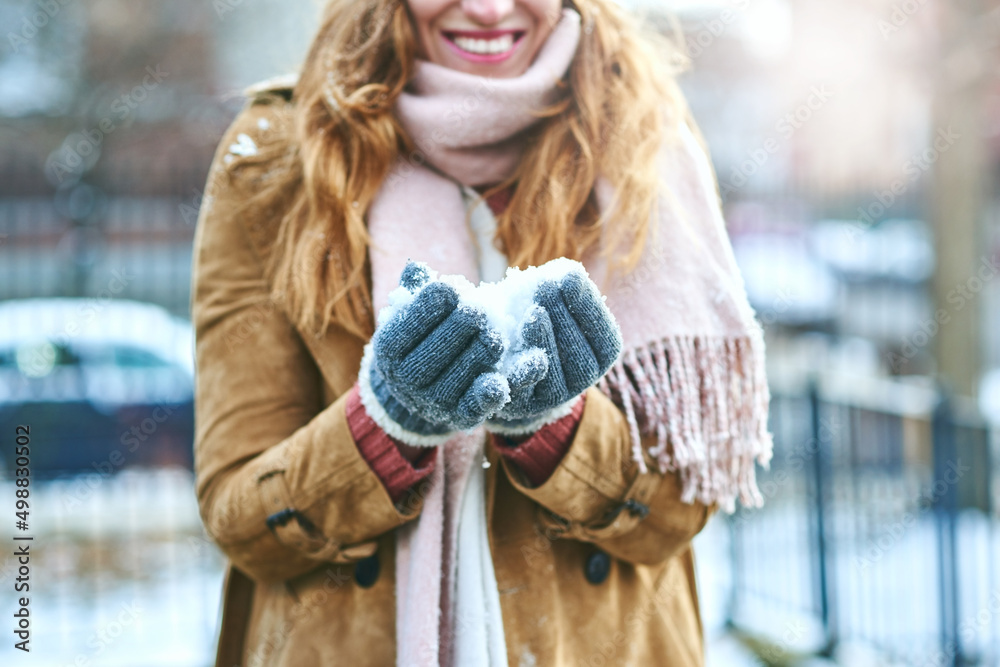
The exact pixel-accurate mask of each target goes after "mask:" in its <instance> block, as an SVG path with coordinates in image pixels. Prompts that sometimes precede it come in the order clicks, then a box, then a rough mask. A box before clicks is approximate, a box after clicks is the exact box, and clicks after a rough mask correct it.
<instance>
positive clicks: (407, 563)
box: [368, 9, 771, 667]
mask: <svg viewBox="0 0 1000 667" xmlns="http://www.w3.org/2000/svg"><path fill="white" fill-rule="evenodd" d="M580 31H581V30H580V17H579V14H577V13H576V12H574V11H572V10H569V9H566V10H564V12H563V16H562V19H561V21H560V22H559V23H558V24H557V25H556V26H555V28H554V30H553V33H552V34H551V36H550V37H549V39H548V41H547V42H546V43H545V45H544V46H543V48H542V50H541V51H540V53H539V55H538V56H537V57H536V59H535V62H534V63H533V64H532V66H531V67H530V69H529V70H528V71H527V72H526V73H525V74H523V75H522V76H520V77H517V78H514V79H485V78H480V77H475V76H471V75H468V74H463V73H460V72H456V71H454V70H449V69H446V68H443V67H440V66H437V65H434V64H431V63H428V62H423V61H420V62H418V64H417V68H416V75H415V77H414V79H413V81H412V84H411V86H410V88H409V89H408V90H407V92H406V93H404V94H403V95H402V96H401V98H400V100H399V102H398V105H397V107H396V113H397V116H398V118H399V119H400V121H401V123H402V125H403V127H404V128H405V130H406V131H407V133H408V134H409V136H410V137H411V138H412V139H413V140H414V142H415V144H416V146H417V147H418V149H419V152H418V154H415V155H410V156H403V157H401V158H400V159H399V161H398V162H397V164H396V165H395V166H394V168H393V169H392V171H391V172H390V174H389V176H388V178H387V179H386V181H385V182H384V184H383V186H382V188H381V190H380V192H379V194H378V196H377V197H376V199H375V202H374V203H373V205H372V207H371V209H370V211H369V216H368V227H369V232H370V234H371V238H372V247H371V254H370V256H371V268H372V289H373V295H374V300H375V307H376V311H377V310H378V309H380V308H381V307H382V306H384V305H385V304H386V296H387V295H388V293H389V292H390V291H391V290H392V289H394V288H395V287H396V286H397V285H398V279H399V275H400V272H401V271H402V269H403V267H404V265H405V263H406V261H407V259H415V260H419V261H424V262H427V263H428V264H429V265H430V266H431V268H433V269H435V270H436V271H438V272H439V273H441V274H462V275H464V276H466V277H467V278H468V279H469V280H471V281H472V282H474V283H475V282H478V279H479V275H478V268H477V261H476V259H477V253H476V248H475V246H474V242H473V239H472V237H471V234H470V232H469V229H468V226H467V222H466V213H467V212H466V209H465V204H464V202H463V199H462V194H461V189H460V185H468V186H474V185H481V184H488V183H495V182H499V181H501V180H503V179H504V178H506V177H507V176H509V175H510V174H511V173H512V172H513V170H514V169H515V167H516V165H517V162H518V160H519V158H520V154H521V144H520V142H519V133H521V132H522V131H523V130H525V129H526V128H528V127H530V126H531V125H532V124H533V123H535V122H536V120H537V116H536V115H534V114H533V112H534V111H536V110H538V109H540V108H542V107H544V106H545V105H546V104H547V103H549V102H551V101H552V99H553V96H554V95H556V93H557V91H556V83H557V81H558V80H559V79H561V78H562V77H563V76H564V75H565V73H566V72H567V71H568V68H569V66H570V63H571V62H572V59H573V57H574V55H575V52H576V48H577V45H578V43H579V36H580ZM670 135H671V138H670V140H669V141H667V142H665V144H664V146H663V147H662V150H661V152H660V154H659V165H660V172H661V175H662V184H663V188H662V191H661V196H660V197H659V200H658V203H657V208H656V211H655V213H654V217H653V220H652V225H653V227H655V233H651V234H650V237H649V238H650V242H649V243H648V244H647V247H646V248H645V251H644V254H643V256H642V259H641V263H640V265H639V267H638V268H637V269H636V270H635V271H634V272H632V273H631V274H629V275H627V276H624V277H609V274H608V271H607V268H606V266H605V264H604V262H603V261H602V260H601V259H600V258H598V256H597V255H598V253H597V251H594V252H592V253H590V255H589V256H587V257H584V258H583V263H584V265H585V266H586V267H587V269H588V271H589V273H590V275H591V277H592V278H593V279H594V280H595V282H596V283H597V284H598V286H599V287H600V288H601V291H602V292H603V293H604V294H605V295H607V304H608V306H609V307H610V308H611V310H612V312H613V313H614V314H615V317H616V318H617V320H618V323H619V324H620V325H621V328H622V333H623V336H624V341H625V351H624V352H623V354H622V356H621V358H620V359H619V361H618V363H616V364H615V366H614V367H613V368H612V369H611V371H610V372H609V373H608V374H607V376H605V378H604V379H603V380H602V381H601V382H600V384H599V385H598V386H599V388H600V389H601V390H602V391H604V392H605V393H606V394H608V395H609V396H612V397H613V398H614V399H615V400H616V401H617V402H618V403H619V405H621V406H622V408H623V410H624V412H625V415H626V417H627V420H628V424H629V426H630V428H631V435H632V442H633V456H634V458H635V460H636V461H637V462H638V464H639V466H640V469H641V470H642V471H644V472H645V471H646V465H645V462H644V460H643V456H642V447H643V441H641V440H640V438H641V436H653V437H652V438H650V439H648V440H646V441H645V442H647V443H652V444H651V445H650V446H649V449H648V453H649V454H650V455H651V457H652V460H654V461H656V462H657V464H658V468H659V470H660V472H662V473H667V472H676V474H678V475H679V477H680V480H681V483H682V488H683V500H684V501H685V502H693V501H700V502H703V503H706V504H707V503H713V502H718V503H719V504H720V505H721V506H722V507H723V508H724V509H725V510H727V511H732V510H733V509H734V508H735V502H736V499H737V498H739V499H740V500H741V501H742V502H743V503H744V504H746V505H749V506H757V505H760V504H761V502H762V499H761V496H760V493H759V491H758V490H757V485H756V481H755V470H754V466H755V462H759V463H761V464H762V465H766V464H767V463H768V461H769V460H770V455H771V437H770V434H769V433H768V430H767V411H768V401H769V394H768V389H767V383H766V378H765V373H764V344H763V337H762V334H761V330H760V326H759V325H758V323H757V322H756V320H755V318H754V313H753V311H752V309H751V308H750V306H749V304H748V302H747V299H746V293H745V289H744V286H743V281H742V278H741V276H740V274H739V271H738V269H737V267H736V263H735V261H734V258H733V254H732V250H731V247H730V245H729V241H728V237H727V235H726V229H725V224H724V222H723V219H722V215H721V210H720V207H719V202H718V198H717V194H716V191H715V187H714V177H713V174H712V171H711V168H710V166H709V162H708V160H707V157H706V155H705V153H704V151H703V150H702V148H701V146H700V145H699V144H698V142H697V140H696V139H695V138H694V136H693V135H692V134H691V132H690V130H689V129H688V128H687V127H686V126H683V125H682V126H680V127H677V128H675V130H674V131H673V132H671V133H670ZM595 193H596V196H597V200H598V203H599V204H600V206H601V207H602V210H605V211H606V210H608V208H609V207H610V206H612V205H613V188H612V187H611V186H610V184H609V183H607V182H606V181H604V180H603V179H599V180H598V181H597V183H596V184H595ZM611 219H612V220H613V218H611ZM630 376H631V378H633V379H634V382H632V381H630V379H629V377H630ZM482 437H483V435H482V432H476V433H472V434H460V435H458V436H456V437H455V438H454V439H452V440H451V441H449V442H448V443H446V444H445V445H444V446H443V447H444V451H443V452H441V454H442V455H443V456H440V457H439V465H438V466H437V468H436V469H435V471H434V473H433V474H432V476H431V478H430V486H429V491H428V493H427V495H426V497H425V498H424V504H423V509H422V511H421V515H420V517H419V518H418V519H417V520H415V521H413V522H410V523H408V524H406V525H405V526H404V527H402V528H401V529H400V531H399V535H398V539H397V559H396V573H397V655H398V658H397V664H398V665H401V666H405V667H410V666H411V665H421V666H424V665H449V664H450V661H451V658H450V656H451V649H452V646H451V645H452V641H453V639H454V637H455V631H456V628H455V627H454V626H455V619H454V618H453V608H454V600H453V599H452V598H453V596H454V590H455V571H454V570H455V563H456V529H457V526H456V524H457V516H458V511H459V505H460V501H461V498H462V492H463V490H464V488H465V486H466V484H467V482H468V479H469V472H470V470H471V468H472V465H473V464H474V463H475V461H474V460H473V457H474V455H475V453H476V452H477V451H478V447H479V445H480V443H481V441H482ZM441 464H443V465H441ZM435 572H440V573H442V574H441V576H440V577H437V576H434V575H433V574H432V573H435Z"/></svg>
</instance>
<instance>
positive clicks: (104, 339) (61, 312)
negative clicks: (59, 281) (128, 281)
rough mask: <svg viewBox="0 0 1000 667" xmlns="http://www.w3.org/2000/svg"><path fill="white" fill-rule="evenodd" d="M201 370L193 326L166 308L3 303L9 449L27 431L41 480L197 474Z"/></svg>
mask: <svg viewBox="0 0 1000 667" xmlns="http://www.w3.org/2000/svg"><path fill="white" fill-rule="evenodd" d="M193 368H194V362H193V334H192V330H191V325H190V323H188V322H186V321H185V320H182V319H179V318H176V317H174V316H172V315H171V314H170V313H168V312H167V311H166V310H164V309H162V308H160V307H159V306H154V305H150V304H144V303H137V302H133V301H125V300H110V299H103V300H102V299H25V300H15V301H7V302H0V443H2V442H4V441H9V440H10V439H11V438H12V437H13V433H14V427H15V425H21V424H23V425H26V426H28V427H29V428H30V430H31V445H32V447H31V465H32V469H33V472H40V473H55V472H61V471H90V472H93V471H95V470H96V471H98V472H101V473H105V474H110V473H111V472H114V471H116V470H117V469H120V468H122V467H128V466H161V465H182V466H187V467H190V466H191V464H192V441H193V437H194V409H193V408H194V395H193V377H194V375H193V373H194V371H193ZM12 452H13V450H12V449H11V448H8V447H2V448H0V457H2V458H3V459H4V461H5V463H6V464H7V465H9V459H10V455H11V453H12Z"/></svg>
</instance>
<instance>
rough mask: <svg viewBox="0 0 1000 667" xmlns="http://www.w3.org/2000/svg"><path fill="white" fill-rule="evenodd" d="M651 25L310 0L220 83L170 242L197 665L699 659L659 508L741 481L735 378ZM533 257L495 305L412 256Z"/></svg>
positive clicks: (487, 275) (426, 0)
mask: <svg viewBox="0 0 1000 667" xmlns="http://www.w3.org/2000/svg"><path fill="white" fill-rule="evenodd" d="M651 43H652V42H650V41H649V40H648V39H647V38H646V37H644V36H641V35H640V34H639V32H638V30H637V29H636V27H635V26H634V24H633V22H632V21H631V20H630V19H629V18H628V17H626V16H625V15H624V14H622V13H621V11H620V10H619V9H618V8H617V7H616V5H615V4H614V2H613V0H565V1H564V2H560V0H406V1H405V2H404V1H402V0H364V1H362V0H331V1H330V2H329V3H328V5H327V7H326V10H325V13H324V16H323V21H322V25H321V27H320V30H319V33H318V35H317V37H316V39H315V41H314V43H313V44H312V47H311V49H310V51H309V54H308V56H307V58H306V61H305V63H304V65H303V67H302V71H301V74H300V76H299V77H298V78H297V80H295V81H290V82H284V83H283V82H272V83H270V84H264V85H261V86H258V87H256V88H255V89H253V90H251V91H250V97H251V100H250V102H249V104H248V105H247V107H246V108H245V109H244V110H243V112H242V113H241V114H240V115H239V117H238V118H237V119H236V120H235V122H234V123H233V125H232V127H231V128H230V129H229V131H228V133H227V135H226V136H225V138H224V139H223V141H222V143H221V145H220V148H219V151H218V153H217V156H216V160H215V162H214V164H213V166H212V171H211V174H210V176H209V185H208V187H207V191H208V196H207V197H206V199H205V203H204V206H203V209H202V212H201V217H200V220H199V224H198V232H197V238H196V251H195V275H194V293H193V319H194V322H195V326H196V331H197V359H198V381H197V382H198V386H197V414H198V429H197V441H196V468H197V491H198V498H199V503H200V507H201V511H202V516H203V519H204V522H205V525H206V528H207V530H208V532H209V533H210V534H211V535H212V537H213V538H214V539H215V541H216V542H217V543H218V544H219V546H220V547H221V548H222V550H223V551H224V552H225V554H226V555H227V556H228V558H229V559H230V561H231V568H230V570H229V573H228V576H227V582H226V591H225V602H224V612H223V622H222V637H221V639H220V646H219V655H218V660H217V664H218V665H225V666H226V667H230V666H232V665H268V666H271V665H275V666H277V665H296V666H304V665H333V664H345V665H391V664H394V663H395V664H398V665H406V666H409V665H479V664H483V665H501V664H510V665H563V664H565V665H570V664H572V665H579V664H585V665H603V664H636V665H696V664H701V663H702V661H703V646H702V629H701V622H700V617H699V613H698V602H697V594H696V589H695V579H694V562H693V556H692V552H691V546H690V541H691V539H692V538H693V537H694V535H695V534H697V532H698V531H699V530H701V528H702V527H703V526H704V525H705V522H706V521H707V520H708V518H709V516H710V515H711V513H712V512H713V511H714V510H715V509H716V507H717V506H722V507H724V508H725V509H727V510H729V511H731V510H732V509H733V507H734V503H735V501H736V499H737V498H740V499H741V501H742V502H743V503H745V504H749V505H756V504H759V503H760V500H761V498H760V494H759V493H758V492H757V489H756V485H755V482H754V465H755V461H758V462H761V463H766V462H767V459H768V458H769V455H770V437H769V434H768V433H767V427H766V417H767V404H768V394H767V388H766V382H765V378H764V373H763V344H762V339H761V336H760V330H759V327H758V326H757V324H756V322H755V320H754V316H753V313H752V311H751V310H750V308H749V306H748V305H747V303H746V298H745V293H744V289H743V284H742V281H741V279H740V277H739V274H738V272H737V270H736V268H735V264H734V262H733V259H732V253H731V250H730V248H729V245H728V240H727V239H726V236H725V229H724V225H723V222H722V218H721V214H720V211H719V206H718V200H717V195H716V189H715V183H714V176H713V174H712V171H711V167H710V165H709V163H708V160H707V157H706V155H705V153H704V151H703V150H702V149H701V146H700V144H699V142H698V141H697V140H696V139H695V134H694V132H695V131H694V130H693V124H692V123H691V122H690V121H689V119H688V118H687V114H686V112H685V107H684V103H683V100H682V98H681V96H680V94H679V92H678V91H677V88H676V86H675V85H674V83H673V81H672V80H671V79H670V77H669V75H668V73H665V72H664V71H663V60H662V55H661V53H660V52H659V51H657V50H655V49H653V48H652V47H651V46H650V44H651ZM561 257H566V258H570V259H576V260H581V261H582V265H583V267H585V269H586V271H584V270H583V269H582V268H581V269H576V268H571V269H570V270H569V271H568V272H566V273H564V274H561V275H560V276H558V277H557V278H556V279H553V280H549V281H546V282H543V283H540V284H539V285H538V286H537V290H536V291H535V292H534V293H533V294H532V295H530V296H531V297H532V298H531V303H530V308H531V312H532V313H534V316H533V317H532V318H528V319H530V321H531V322H532V323H534V324H532V325H531V326H529V324H528V320H525V324H523V326H522V328H521V329H520V330H519V331H517V332H515V334H514V335H513V337H511V336H508V337H507V338H503V337H498V336H496V335H495V334H497V331H495V327H494V325H493V323H492V322H493V321H492V320H491V319H490V318H488V317H485V316H484V315H483V313H482V312H481V311H480V310H477V308H475V307H470V306H469V305H468V303H466V304H465V306H463V305H462V303H463V302H462V299H463V298H466V297H464V296H462V295H459V294H458V292H455V291H454V290H453V289H452V288H451V287H448V285H454V284H456V283H454V282H451V283H449V282H447V281H443V280H438V279H437V275H438V273H440V274H449V275H450V274H455V275H461V276H464V277H465V278H467V279H468V280H469V281H471V283H477V282H479V281H480V280H488V281H496V280H500V279H502V278H503V275H504V269H505V268H506V267H508V266H512V267H514V266H519V267H528V266H530V265H541V264H544V263H545V262H548V261H549V260H552V259H555V258H561ZM409 260H416V261H418V262H422V263H420V264H418V263H410V261H409ZM563 261H565V260H563ZM567 266H569V265H567ZM574 266H577V267H578V266H579V265H574ZM590 279H593V281H594V283H591V282H590ZM508 280H514V279H508ZM505 284H506V283H505ZM595 284H596V286H595ZM397 288H398V289H397ZM479 289H480V290H485V289H486V288H485V287H483V288H479ZM598 289H599V290H600V293H598V292H597V291H596V290H598ZM393 290H397V291H396V292H395V293H394V296H393V297H392V299H393V303H395V304H396V305H397V306H398V303H399V302H402V303H403V304H404V306H403V307H402V308H399V307H396V309H395V310H393V309H392V308H390V309H388V310H386V311H385V312H384V313H383V314H382V315H381V316H379V317H378V318H376V313H378V312H379V311H380V310H381V309H382V308H383V307H384V306H386V305H387V304H389V303H390V297H389V294H390V292H392V291H393ZM399 290H402V291H399ZM601 293H603V297H602V296H601ZM400 300H402V301H400ZM489 307H490V306H489V304H487V305H486V306H484V308H489ZM538 322H542V323H543V324H542V325H539V324H538ZM532 327H534V328H532ZM497 341H500V342H497ZM516 345H521V346H522V349H515V347H516ZM418 351H419V354H418ZM515 353H516V354H517V355H522V356H518V357H516V358H517V359H520V360H522V361H524V360H529V361H530V360H531V359H534V361H535V362H538V363H537V366H532V365H531V364H530V363H527V362H525V364H526V365H525V364H522V366H520V367H517V366H516V364H515V365H513V366H511V365H509V364H508V365H505V363H500V362H499V361H498V360H500V359H501V358H503V359H508V358H513V357H511V355H514V354H515ZM407 355H409V356H407ZM442 355H443V356H442ZM532 355H534V356H533V357H532ZM461 360H466V361H461ZM469 360H472V361H469ZM466 362H468V363H466ZM515 367H517V368H520V369H521V371H523V372H515V371H513V370H511V368H515ZM532 368H534V369H535V370H533V371H532V370H531V369H532ZM525 369H527V370H525ZM605 372H606V374H605ZM602 376H603V378H602ZM599 378H601V379H600V381H599V382H598V380H599ZM428 387H436V388H437V389H436V390H435V391H430V390H429V389H428ZM477 392H479V393H477ZM444 395H447V396H448V397H449V398H447V400H446V399H445V398H442V396H444ZM449 401H450V402H449ZM462 401H464V403H463V402H462ZM470 406H471V407H470ZM456 415H458V416H460V417H461V418H459V417H458V416H456Z"/></svg>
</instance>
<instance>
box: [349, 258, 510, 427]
mask: <svg viewBox="0 0 1000 667" xmlns="http://www.w3.org/2000/svg"><path fill="white" fill-rule="evenodd" d="M400 285H401V287H402V291H401V290H396V291H394V292H393V294H392V295H390V303H392V301H393V299H395V301H396V304H395V306H393V305H390V308H389V311H390V312H389V313H388V314H386V315H385V317H383V314H380V317H379V319H380V321H381V320H383V319H384V321H382V322H381V324H380V325H379V327H378V328H377V329H376V331H375V334H374V336H372V340H371V342H369V343H368V345H367V346H366V347H365V353H364V357H363V358H362V362H361V372H360V375H359V381H360V385H361V401H362V403H363V404H364V406H365V409H366V410H367V411H368V414H369V415H370V416H371V418H372V419H373V420H374V421H375V422H376V423H377V424H378V425H379V426H381V427H382V429H383V430H385V432H386V433H388V434H389V435H390V436H392V437H394V438H396V439H397V440H401V441H402V442H405V443H407V444H409V445H413V446H424V447H432V446H436V445H439V444H441V443H443V442H445V441H446V440H447V439H448V438H449V437H450V436H451V434H452V433H453V432H454V431H458V430H467V429H471V428H474V427H476V426H478V425H480V424H482V423H483V421H484V420H485V419H486V418H487V417H489V416H490V415H492V414H494V413H495V412H496V411H497V410H499V408H500V406H502V405H504V404H505V403H506V402H507V401H508V400H509V398H510V394H509V388H508V385H507V381H506V379H505V378H504V377H503V375H501V374H500V373H497V372H495V371H494V368H495V367H496V365H497V363H498V362H499V360H500V358H501V356H502V355H503V352H504V345H503V340H502V338H501V335H500V333H499V332H498V331H497V330H496V329H494V328H492V327H491V326H490V325H489V323H488V321H487V317H486V314H485V313H484V312H483V311H481V310H480V309H477V308H474V307H470V306H468V305H466V304H462V303H460V299H459V294H458V292H457V291H456V289H455V288H454V287H453V286H452V285H449V284H447V283H446V282H443V281H440V280H436V279H434V277H433V276H432V273H431V271H430V270H429V269H428V267H427V266H426V265H425V264H419V263H416V262H412V261H411V262H409V263H407V265H406V268H405V269H404V270H403V274H402V276H401V278H400Z"/></svg>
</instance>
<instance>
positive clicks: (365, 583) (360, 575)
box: [354, 553, 379, 588]
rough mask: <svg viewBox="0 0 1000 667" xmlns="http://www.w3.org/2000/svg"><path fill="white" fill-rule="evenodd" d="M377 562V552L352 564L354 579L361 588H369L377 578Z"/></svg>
mask: <svg viewBox="0 0 1000 667" xmlns="http://www.w3.org/2000/svg"><path fill="white" fill-rule="evenodd" d="M378 571H379V562H378V554H377V553H374V554H372V555H371V556H368V557H367V558H362V559H361V560H359V561H358V562H357V564H355V566H354V581H356V582H357V583H358V586H361V588H371V587H372V586H374V585H375V581H376V580H377V579H378Z"/></svg>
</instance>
